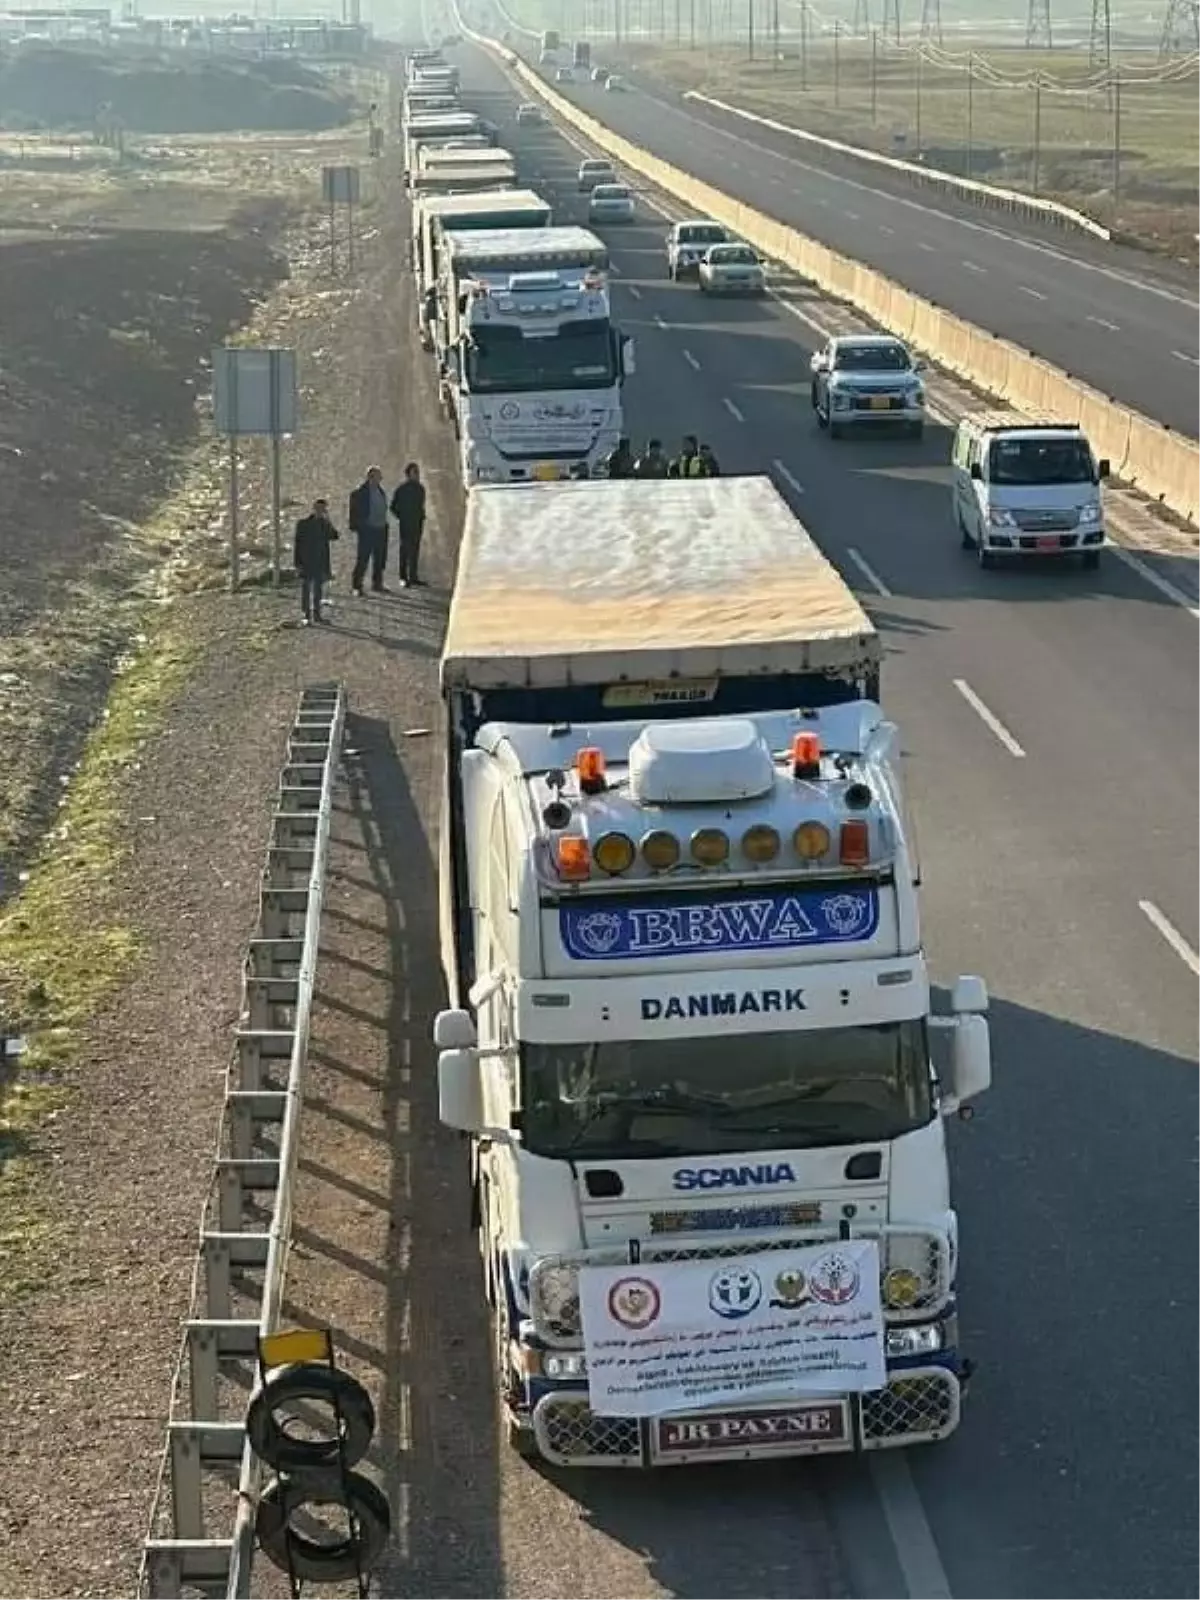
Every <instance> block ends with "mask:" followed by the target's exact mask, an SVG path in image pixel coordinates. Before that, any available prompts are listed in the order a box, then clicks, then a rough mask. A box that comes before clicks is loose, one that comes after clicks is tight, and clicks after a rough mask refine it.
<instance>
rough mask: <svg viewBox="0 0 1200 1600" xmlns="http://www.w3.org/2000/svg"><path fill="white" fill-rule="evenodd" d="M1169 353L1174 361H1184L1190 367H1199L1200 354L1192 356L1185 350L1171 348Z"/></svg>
mask: <svg viewBox="0 0 1200 1600" xmlns="http://www.w3.org/2000/svg"><path fill="white" fill-rule="evenodd" d="M1171 354H1172V355H1173V356H1174V357H1175V359H1176V361H1186V362H1187V364H1188V365H1189V366H1190V367H1200V356H1193V355H1190V354H1189V353H1188V351H1186V350H1172V351H1171Z"/></svg>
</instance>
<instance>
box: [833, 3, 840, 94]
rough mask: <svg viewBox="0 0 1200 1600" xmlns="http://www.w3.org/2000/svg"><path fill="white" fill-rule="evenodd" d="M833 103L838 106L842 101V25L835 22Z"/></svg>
mask: <svg viewBox="0 0 1200 1600" xmlns="http://www.w3.org/2000/svg"><path fill="white" fill-rule="evenodd" d="M833 103H834V105H835V106H840V105H841V103H842V25H841V23H840V22H835V23H834V25H833Z"/></svg>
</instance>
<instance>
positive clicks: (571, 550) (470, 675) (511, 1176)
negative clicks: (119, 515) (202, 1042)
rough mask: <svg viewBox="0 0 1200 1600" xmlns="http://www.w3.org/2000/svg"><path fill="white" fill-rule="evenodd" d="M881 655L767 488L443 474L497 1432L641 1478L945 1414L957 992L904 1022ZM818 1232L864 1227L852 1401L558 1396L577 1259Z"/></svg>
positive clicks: (451, 893) (962, 1039)
mask: <svg viewBox="0 0 1200 1600" xmlns="http://www.w3.org/2000/svg"><path fill="white" fill-rule="evenodd" d="M880 657H881V650H880V643H879V639H878V636H877V634H876V633H875V631H874V629H873V627H872V625H871V623H870V621H869V619H868V618H867V617H866V615H865V613H864V612H863V611H862V609H861V607H860V606H859V605H858V602H857V601H856V599H855V598H854V596H853V595H852V594H851V593H850V592H849V590H848V589H847V588H846V587H845V585H844V583H843V582H842V580H841V578H840V577H839V576H838V574H837V573H836V572H835V571H834V569H833V568H832V567H831V566H830V565H829V563H828V562H826V561H825V559H824V557H823V556H822V555H821V553H820V551H819V550H818V549H817V548H816V546H815V545H814V544H813V542H812V541H811V539H810V538H809V537H808V536H807V534H806V533H805V532H804V530H803V528H801V527H800V525H799V524H798V522H797V521H796V519H795V517H794V516H793V515H792V513H791V511H790V509H789V508H788V507H787V505H786V503H785V502H784V501H783V500H782V498H781V497H780V496H779V495H778V493H777V491H776V490H775V488H774V486H773V485H772V484H771V483H770V481H769V480H767V479H765V478H726V479H710V480H684V481H679V482H675V481H668V482H653V483H648V482H637V481H632V482H631V481H618V482H609V481H605V482H597V483H569V484H546V485H533V486H530V487H527V488H521V489H518V488H510V487H503V488H492V487H486V488H479V489H474V490H472V491H471V493H470V495H469V498H468V513H467V526H466V531H465V535H464V540H463V545H462V550H461V554H460V562H459V569H458V578H457V583H456V588H455V594H454V598H453V602H452V605H451V611H450V619H449V626H448V630H447V636H446V643H445V650H444V654H443V660H442V685H443V692H444V695H445V698H446V706H447V714H448V724H449V726H448V740H447V773H446V791H445V810H444V816H443V822H442V828H441V833H440V863H439V871H440V877H441V936H442V950H443V964H444V967H445V970H446V977H447V985H448V990H449V994H450V997H451V999H450V1007H451V1009H449V1010H447V1011H446V1012H444V1013H442V1014H441V1015H440V1016H439V1017H438V1019H437V1021H436V1024H435V1041H436V1043H437V1046H438V1048H439V1050H440V1052H441V1055H440V1058H439V1069H438V1070H439V1094H440V1104H441V1116H442V1120H443V1121H444V1122H445V1123H447V1124H448V1125H449V1126H451V1127H454V1128H458V1129H460V1130H462V1131H464V1132H466V1133H468V1134H469V1135H470V1139H471V1146H470V1150H471V1157H470V1172H469V1180H470V1183H471V1189H472V1200H473V1213H474V1216H475V1218H476V1220H477V1223H478V1228H479V1236H480V1247H481V1253H482V1257H483V1262H484V1285H485V1293H486V1295H487V1299H488V1303H489V1306H490V1308H491V1311H492V1315H493V1317H494V1319H495V1330H496V1337H495V1350H496V1361H497V1372H496V1381H497V1383H498V1386H499V1389H500V1395H501V1401H502V1406H503V1414H504V1418H505V1424H506V1428H507V1430H508V1436H509V1439H510V1442H511V1443H513V1444H514V1446H515V1447H516V1448H518V1449H519V1450H521V1451H523V1452H525V1453H528V1454H531V1455H539V1456H541V1457H543V1458H544V1459H546V1460H548V1461H551V1462H554V1463H556V1464H559V1465H564V1466H583V1465H591V1466H638V1465H668V1464H680V1463H685V1462H687V1461H692V1460H701V1459H714V1458H719V1457H720V1456H721V1455H722V1454H724V1455H726V1456H727V1457H730V1458H737V1459H743V1458H746V1457H750V1456H754V1455H756V1454H766V1453H770V1454H774V1455H779V1454H810V1453H812V1452H813V1451H814V1450H828V1451H836V1450H854V1449H864V1450H866V1449H876V1448H881V1447H885V1446H889V1445H897V1444H915V1443H920V1442H932V1441H934V1440H937V1439H941V1438H944V1437H945V1436H946V1435H947V1434H949V1433H951V1432H953V1430H954V1429H955V1427H956V1426H957V1425H958V1421H959V1416H960V1407H961V1397H962V1390H963V1384H964V1378H965V1372H966V1363H965V1362H964V1360H963V1358H962V1355H961V1353H960V1349H959V1339H958V1320H957V1270H958V1256H959V1240H958V1221H957V1216H956V1213H955V1211H954V1209H953V1205H952V1202H951V1197H950V1176H949V1170H948V1164H947V1158H946V1145H945V1135H944V1131H943V1122H944V1118H945V1117H946V1116H947V1115H949V1114H950V1113H952V1112H954V1111H956V1110H957V1109H958V1108H959V1107H961V1106H962V1105H963V1104H964V1103H965V1102H966V1101H967V1100H969V1099H970V1098H972V1097H973V1096H974V1095H976V1094H978V1093H980V1092H981V1091H982V1090H983V1089H985V1088H986V1087H987V1085H988V1082H989V1080H990V1050H989V1038H988V1026H987V1022H986V1019H985V1015H984V1013H985V1011H986V1006H987V997H986V990H985V988H984V985H983V983H982V981H981V980H980V979H977V978H969V977H968V978H960V979H959V980H958V982H957V983H956V985H955V986H954V988H953V990H952V992H951V994H950V996H949V1005H948V1007H944V1008H943V1009H941V1010H938V1011H936V1012H935V1010H934V1007H933V1003H932V994H931V990H932V980H931V977H930V974H929V971H928V967H927V964H926V960H925V955H924V951H923V947H922V940H921V928H920V915H919V907H918V903H917V891H916V879H917V870H916V862H915V859H914V851H913V847H912V840H911V833H910V828H909V824H908V821H907V817H906V807H905V801H904V795H903V789H902V785H901V778H900V772H899V757H898V731H897V729H896V728H895V726H894V725H892V724H891V723H889V721H888V720H887V718H886V716H885V715H884V713H883V711H882V710H881V709H880V706H879V705H878V703H877V695H878V673H879V662H880ZM846 1238H852V1239H862V1240H868V1241H874V1242H875V1244H876V1245H877V1248H878V1257H879V1261H880V1295H881V1299H882V1305H883V1318H884V1322H883V1329H884V1331H883V1334H882V1351H883V1355H882V1357H881V1359H885V1360H886V1383H885V1385H884V1387H883V1388H882V1389H880V1390H878V1391H871V1392H866V1393H841V1394H832V1395H830V1394H823V1395H822V1396H821V1397H820V1403H819V1405H817V1404H814V1403H813V1401H812V1397H811V1396H807V1397H805V1396H804V1395H800V1396H799V1397H798V1398H794V1399H792V1398H789V1400H788V1402H787V1405H786V1406H784V1407H783V1410H781V1407H780V1406H779V1405H774V1406H768V1405H764V1404H761V1403H757V1402H755V1403H747V1404H746V1405H744V1406H740V1407H738V1408H736V1409H737V1418H742V1419H744V1418H746V1417H749V1418H750V1419H751V1422H750V1423H747V1424H745V1426H744V1427H743V1426H742V1425H741V1423H739V1425H738V1427H737V1428H736V1429H735V1428H734V1427H733V1421H735V1420H736V1418H734V1417H733V1414H732V1413H730V1412H729V1409H728V1408H725V1409H724V1410H722V1409H720V1408H715V1409H714V1408H705V1409H701V1410H695V1411H691V1412H683V1413H679V1414H672V1415H670V1416H654V1417H650V1418H641V1419H639V1418H636V1417H628V1418H621V1417H614V1416H613V1415H611V1414H608V1413H606V1414H604V1415H599V1414H597V1413H596V1412H594V1411H593V1410H592V1408H591V1404H590V1399H589V1380H588V1367H587V1352H586V1349H585V1340H584V1335H583V1329H582V1322H581V1311H580V1273H581V1271H582V1270H584V1269H586V1268H588V1267H591V1266H599V1265H606V1266H607V1265H620V1264H621V1263H624V1262H635V1261H640V1262H641V1263H642V1264H643V1265H645V1264H648V1263H651V1262H668V1261H673V1260H692V1261H694V1260H705V1259H708V1258H712V1259H713V1260H714V1262H716V1261H720V1263H721V1264H722V1265H724V1264H728V1265H729V1266H731V1267H734V1268H736V1265H737V1262H738V1260H739V1259H740V1258H741V1257H743V1256H746V1255H753V1254H755V1253H758V1252H762V1251H764V1250H775V1249H793V1248H796V1247H798V1246H799V1245H802V1244H814V1243H825V1242H827V1241H836V1240H839V1239H846ZM783 1411H786V1412H787V1417H788V1419H789V1420H790V1424H792V1425H794V1432H793V1431H792V1430H791V1427H789V1428H784V1429H783V1431H782V1433H781V1432H780V1431H779V1430H778V1429H776V1428H775V1426H774V1425H775V1423H776V1422H780V1421H781V1419H782V1417H783ZM818 1413H819V1415H820V1419H821V1422H822V1427H821V1429H819V1430H818V1429H817V1428H816V1427H815V1421H816V1419H817V1416H818ZM727 1424H728V1426H727ZM809 1424H813V1426H809ZM781 1426H782V1423H781ZM756 1430H757V1431H759V1432H763V1433H770V1435H771V1438H770V1443H769V1444H768V1445H763V1446H758V1445H755V1444H753V1443H751V1444H747V1443H746V1437H747V1434H748V1433H751V1432H755V1431H756ZM684 1434H687V1436H688V1437H690V1438H693V1439H695V1440H697V1441H699V1443H697V1444H696V1446H695V1448H694V1449H689V1450H687V1451H682V1452H681V1451H680V1450H679V1449H678V1448H677V1442H678V1439H679V1438H680V1437H682V1436H683V1435H684ZM673 1441H674V1442H673Z"/></svg>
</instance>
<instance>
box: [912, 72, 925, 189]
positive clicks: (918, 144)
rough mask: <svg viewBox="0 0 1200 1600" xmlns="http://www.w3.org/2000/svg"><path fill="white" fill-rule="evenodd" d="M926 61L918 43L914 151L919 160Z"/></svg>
mask: <svg viewBox="0 0 1200 1600" xmlns="http://www.w3.org/2000/svg"><path fill="white" fill-rule="evenodd" d="M924 61H925V58H924V56H923V55H922V53H921V47H920V45H918V46H917V128H916V133H917V148H916V151H915V152H914V153H915V155H916V156H917V159H918V160H919V159H920V156H921V79H922V76H923V72H922V68H923V66H924Z"/></svg>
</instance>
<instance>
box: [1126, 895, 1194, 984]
mask: <svg viewBox="0 0 1200 1600" xmlns="http://www.w3.org/2000/svg"><path fill="white" fill-rule="evenodd" d="M1138 910H1139V911H1140V912H1141V913H1142V915H1143V916H1144V917H1146V918H1147V920H1148V921H1149V922H1150V924H1151V926H1152V927H1154V928H1156V929H1157V930H1158V932H1159V933H1161V934H1162V936H1163V938H1164V939H1165V940H1166V941H1167V943H1168V944H1169V945H1170V946H1171V949H1172V950H1174V952H1175V954H1176V955H1177V956H1178V957H1179V959H1180V960H1181V961H1182V962H1183V964H1184V966H1186V967H1191V969H1192V971H1193V972H1194V973H1195V974H1196V976H1197V977H1198V978H1200V956H1198V955H1197V954H1196V952H1195V951H1194V950H1193V949H1192V947H1191V945H1190V944H1189V943H1188V942H1187V940H1186V939H1185V938H1184V937H1183V935H1182V934H1181V933H1180V931H1179V929H1178V928H1177V927H1176V926H1175V924H1174V923H1173V922H1172V921H1171V919H1170V918H1169V917H1167V916H1165V915H1164V914H1163V912H1161V911H1160V910H1159V909H1158V907H1157V906H1156V905H1155V904H1154V901H1153V900H1139V901H1138Z"/></svg>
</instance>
